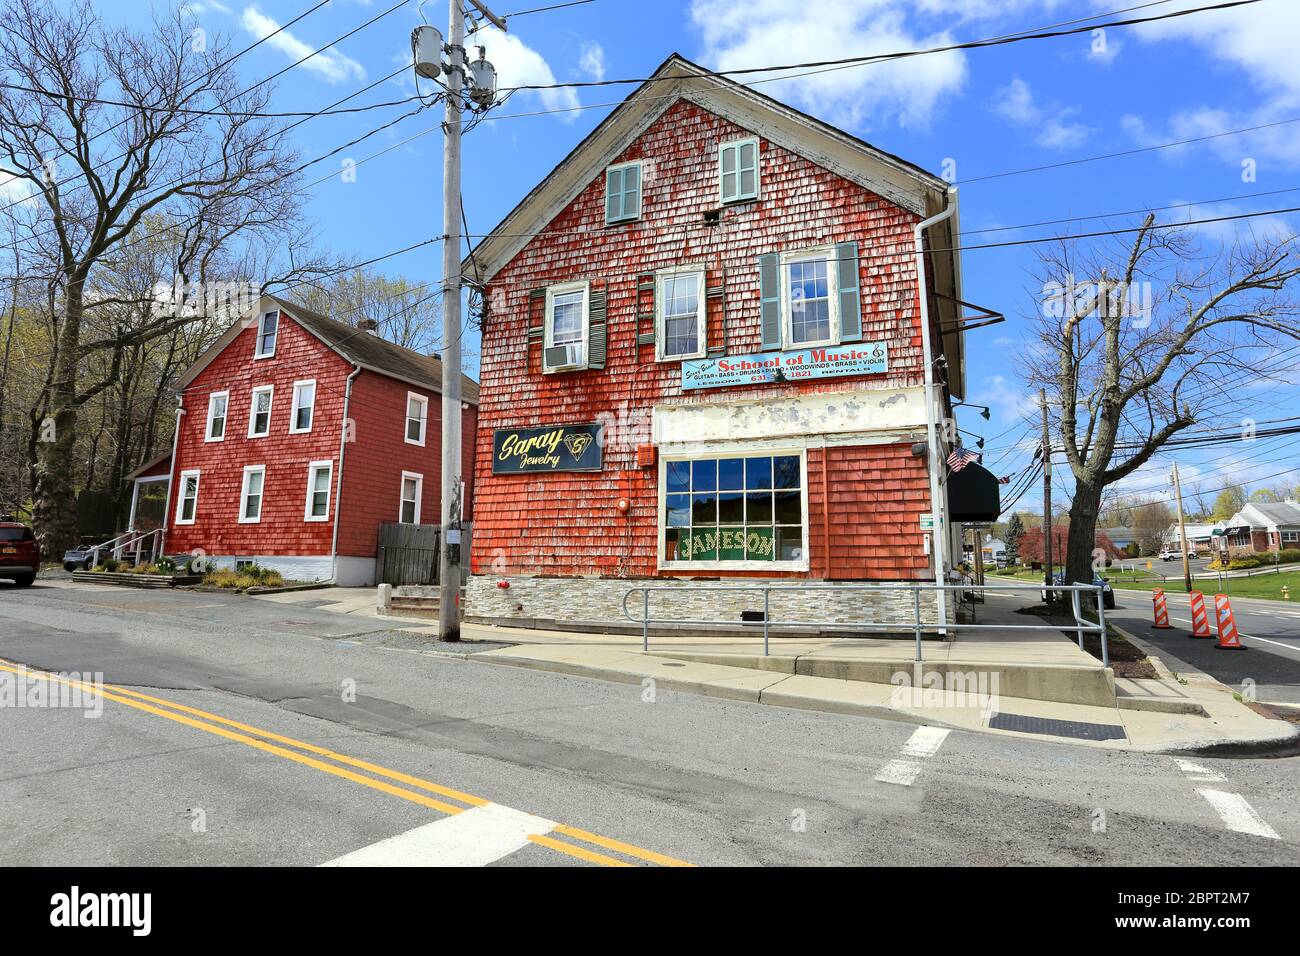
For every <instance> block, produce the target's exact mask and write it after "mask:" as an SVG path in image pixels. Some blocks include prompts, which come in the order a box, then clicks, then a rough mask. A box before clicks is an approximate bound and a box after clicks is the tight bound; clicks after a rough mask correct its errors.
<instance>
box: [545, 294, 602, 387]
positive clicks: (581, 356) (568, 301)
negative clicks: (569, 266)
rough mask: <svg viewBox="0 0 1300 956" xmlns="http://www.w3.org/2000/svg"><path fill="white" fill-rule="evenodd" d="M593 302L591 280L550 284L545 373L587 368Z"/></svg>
mask: <svg viewBox="0 0 1300 956" xmlns="http://www.w3.org/2000/svg"><path fill="white" fill-rule="evenodd" d="M590 302H591V287H590V283H587V282H568V283H565V284H564V285H553V286H549V287H547V289H546V325H545V330H544V336H543V343H542V344H543V346H544V348H543V351H542V371H543V372H558V371H561V370H565V369H579V368H584V367H586V364H587V338H588V335H589V334H590V327H591V326H590V323H591V313H590Z"/></svg>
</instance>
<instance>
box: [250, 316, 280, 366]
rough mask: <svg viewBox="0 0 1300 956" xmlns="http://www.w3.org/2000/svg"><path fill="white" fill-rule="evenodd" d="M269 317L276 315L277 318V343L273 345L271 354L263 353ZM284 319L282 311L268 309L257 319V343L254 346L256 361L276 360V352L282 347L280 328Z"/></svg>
mask: <svg viewBox="0 0 1300 956" xmlns="http://www.w3.org/2000/svg"><path fill="white" fill-rule="evenodd" d="M268 315H274V316H275V341H274V342H273V343H272V344H271V351H269V352H263V351H262V337H263V336H264V335H265V334H266V333H265V331H264V329H265V326H266V317H267V316H268ZM283 318H284V316H283V315H281V314H280V310H279V309H268V310H267V311H266V312H263V313H262V314H261V315H260V316H258V318H257V339H256V341H255V342H254V344H253V358H254V359H265V358H274V357H275V350H276V349H277V348H279V346H280V326H281V325H282V324H283V323H282V322H281V319H283Z"/></svg>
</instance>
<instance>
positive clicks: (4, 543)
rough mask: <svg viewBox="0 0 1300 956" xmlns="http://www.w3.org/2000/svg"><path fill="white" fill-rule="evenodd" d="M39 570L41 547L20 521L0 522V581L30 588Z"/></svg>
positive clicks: (29, 529)
mask: <svg viewBox="0 0 1300 956" xmlns="http://www.w3.org/2000/svg"><path fill="white" fill-rule="evenodd" d="M40 569H41V546H40V545H39V544H38V543H37V541H36V535H34V534H32V529H31V528H29V527H28V526H27V525H25V524H23V523H22V522H21V521H0V579H8V580H10V581H13V582H14V583H15V584H17V585H18V586H19V587H21V588H25V587H30V586H31V584H32V582H34V581H35V580H36V572H37V571H39V570H40Z"/></svg>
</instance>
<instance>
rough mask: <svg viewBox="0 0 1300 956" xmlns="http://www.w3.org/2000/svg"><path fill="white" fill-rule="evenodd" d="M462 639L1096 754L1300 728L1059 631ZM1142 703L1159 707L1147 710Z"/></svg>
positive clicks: (693, 689) (499, 653) (568, 667)
mask: <svg viewBox="0 0 1300 956" xmlns="http://www.w3.org/2000/svg"><path fill="white" fill-rule="evenodd" d="M988 598H989V599H988V602H987V603H986V604H984V605H981V606H980V607H979V608H978V611H977V617H978V623H980V624H995V625H996V624H1003V625H1005V624H1026V623H1035V624H1036V623H1040V622H1039V620H1038V619H1037V618H1034V617H1031V616H1027V615H1021V614H1017V613H1015V606H1016V604H1015V600H1014V599H1012V598H1009V597H1006V596H994V595H993V594H992V593H991V592H990V594H989V596H988ZM257 600H273V601H277V602H278V603H282V604H289V605H292V604H297V605H301V606H308V605H309V606H312V607H314V608H316V609H318V610H323V611H333V612H337V613H342V614H348V615H352V616H355V617H359V618H367V619H373V620H379V621H384V622H387V623H388V624H390V625H391V626H393V627H395V628H400V629H402V630H404V631H409V632H412V633H421V634H429V635H430V636H433V635H436V633H437V627H436V625H435V624H432V623H430V622H428V621H427V620H404V619H402V618H400V617H393V616H380V615H378V614H376V613H375V608H374V602H375V593H374V589H372V588H334V589H330V590H326V591H307V592H298V593H290V594H279V595H266V596H262V597H260V598H258V599H257ZM461 636H462V638H463V639H464V640H465V641H466V643H467V644H468V645H470V646H471V647H472V644H473V643H474V642H496V643H507V644H512V645H514V646H511V647H505V648H499V649H495V650H490V651H483V652H480V653H472V654H470V655H469V656H468V658H467V659H468V660H470V661H472V662H475V663H480V664H490V665H494V666H511V667H522V668H528V669H533V670H543V671H549V672H552V673H561V674H568V675H571V676H575V677H586V678H592V679H597V680H606V681H617V682H620V683H629V684H642V685H646V684H647V682H652V683H653V686H654V687H656V688H658V689H663V690H675V691H681V692H685V693H694V694H702V695H704V696H710V697H722V698H727V699H730V700H739V701H746V702H749V703H754V704H760V705H768V706H779V707H793V708H798V709H805V710H817V711H823V712H828V713H838V714H851V715H857V716H868V717H877V718H883V719H887V720H897V721H903V722H908V723H917V724H930V725H936V726H943V727H949V728H953V729H959V730H972V731H980V732H983V733H993V734H1010V735H1012V736H1019V737H1030V738H1036V739H1039V740H1049V741H1055V742H1058V743H1072V744H1079V745H1083V746H1090V747H1102V748H1108V749H1120V750H1141V751H1180V752H1181V751H1197V750H1202V749H1205V748H1213V747H1216V746H1222V745H1243V744H1262V743H1265V742H1277V741H1285V740H1287V739H1289V738H1292V737H1294V736H1295V734H1296V731H1295V728H1293V727H1292V726H1291V725H1289V724H1287V723H1286V722H1284V721H1279V720H1271V719H1268V718H1266V717H1264V716H1262V715H1260V714H1258V713H1256V712H1255V711H1253V710H1251V709H1250V708H1249V707H1246V706H1244V705H1243V704H1241V703H1239V702H1237V701H1236V700H1234V699H1233V697H1232V695H1231V693H1230V691H1228V690H1227V689H1226V688H1224V687H1223V686H1222V685H1220V684H1218V683H1217V682H1213V681H1208V682H1203V681H1194V682H1191V683H1189V684H1187V685H1183V684H1181V683H1179V682H1178V681H1177V680H1175V679H1174V678H1173V676H1172V675H1171V674H1169V672H1168V670H1167V669H1166V668H1158V669H1159V670H1160V671H1161V674H1162V677H1161V680H1159V681H1123V680H1121V681H1119V682H1117V681H1115V679H1114V677H1113V675H1112V673H1111V671H1110V670H1109V669H1108V668H1103V667H1102V666H1101V663H1100V661H1098V660H1096V659H1095V658H1093V657H1092V656H1091V655H1089V654H1087V653H1085V652H1083V651H1081V650H1080V649H1079V648H1078V647H1077V646H1076V645H1075V644H1074V643H1073V641H1071V640H1070V639H1069V638H1067V637H1066V636H1065V635H1064V634H1063V633H1062V632H1061V631H1060V630H1057V629H1051V630H1042V631H1011V630H1001V629H995V630H990V631H964V632H958V636H957V637H956V638H955V639H952V640H946V641H940V640H934V639H927V640H925V641H923V646H922V656H923V662H922V663H921V664H920V665H917V663H916V662H915V661H914V660H913V658H914V657H915V650H916V646H915V643H914V642H913V641H911V640H899V639H888V638H780V637H774V638H772V640H771V653H770V655H768V656H766V657H765V656H764V655H763V653H762V634H761V632H759V633H756V634H754V635H753V636H752V637H750V636H745V635H737V636H734V637H730V636H729V637H711V638H705V639H702V638H698V637H660V636H655V635H651V639H650V651H649V653H645V652H643V651H642V649H641V637H640V636H639V635H637V636H630V635H622V634H617V635H605V634H601V635H594V634H589V633H583V632H576V631H548V630H536V629H527V628H512V627H499V626H491V625H481V624H465V625H463V626H462V628H461ZM469 649H470V647H467V650H469ZM981 675H983V681H984V682H983V684H981V683H980V680H981ZM994 675H996V678H997V681H996V684H994V683H993V682H992V678H993V676H994ZM1117 684H1119V687H1120V694H1119V696H1118V697H1117V695H1116V685H1117ZM990 698H992V699H991V700H990ZM1142 698H1149V699H1150V700H1151V701H1153V702H1147V703H1141V704H1134V703H1133V700H1134V699H1139V700H1140V699H1142ZM1138 707H1141V709H1136V708H1138ZM1171 711H1173V712H1171ZM1179 711H1192V712H1191V713H1188V712H1179Z"/></svg>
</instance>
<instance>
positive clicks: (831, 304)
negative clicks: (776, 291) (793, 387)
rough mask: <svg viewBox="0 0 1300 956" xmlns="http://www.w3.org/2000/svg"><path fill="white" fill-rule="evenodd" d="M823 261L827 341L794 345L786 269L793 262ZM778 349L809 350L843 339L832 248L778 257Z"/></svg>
mask: <svg viewBox="0 0 1300 956" xmlns="http://www.w3.org/2000/svg"><path fill="white" fill-rule="evenodd" d="M818 259H825V260H826V295H827V298H828V302H827V307H828V314H829V316H830V330H829V331H830V338H827V339H824V340H822V341H818V342H795V341H794V312H793V310H792V308H791V305H792V303H791V300H790V266H791V265H793V264H794V263H797V262H815V261H817V260H818ZM779 279H780V282H781V345H782V348H784V349H787V350H789V349H811V348H821V347H823V346H834V345H839V344H840V339H841V337H842V335H843V331H842V326H841V324H840V283H839V268H838V264H837V262H836V252H835V247H834V246H818V247H817V248H815V249H800V250H798V251H796V252H785V253H782V254H781V271H780V274H779Z"/></svg>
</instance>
